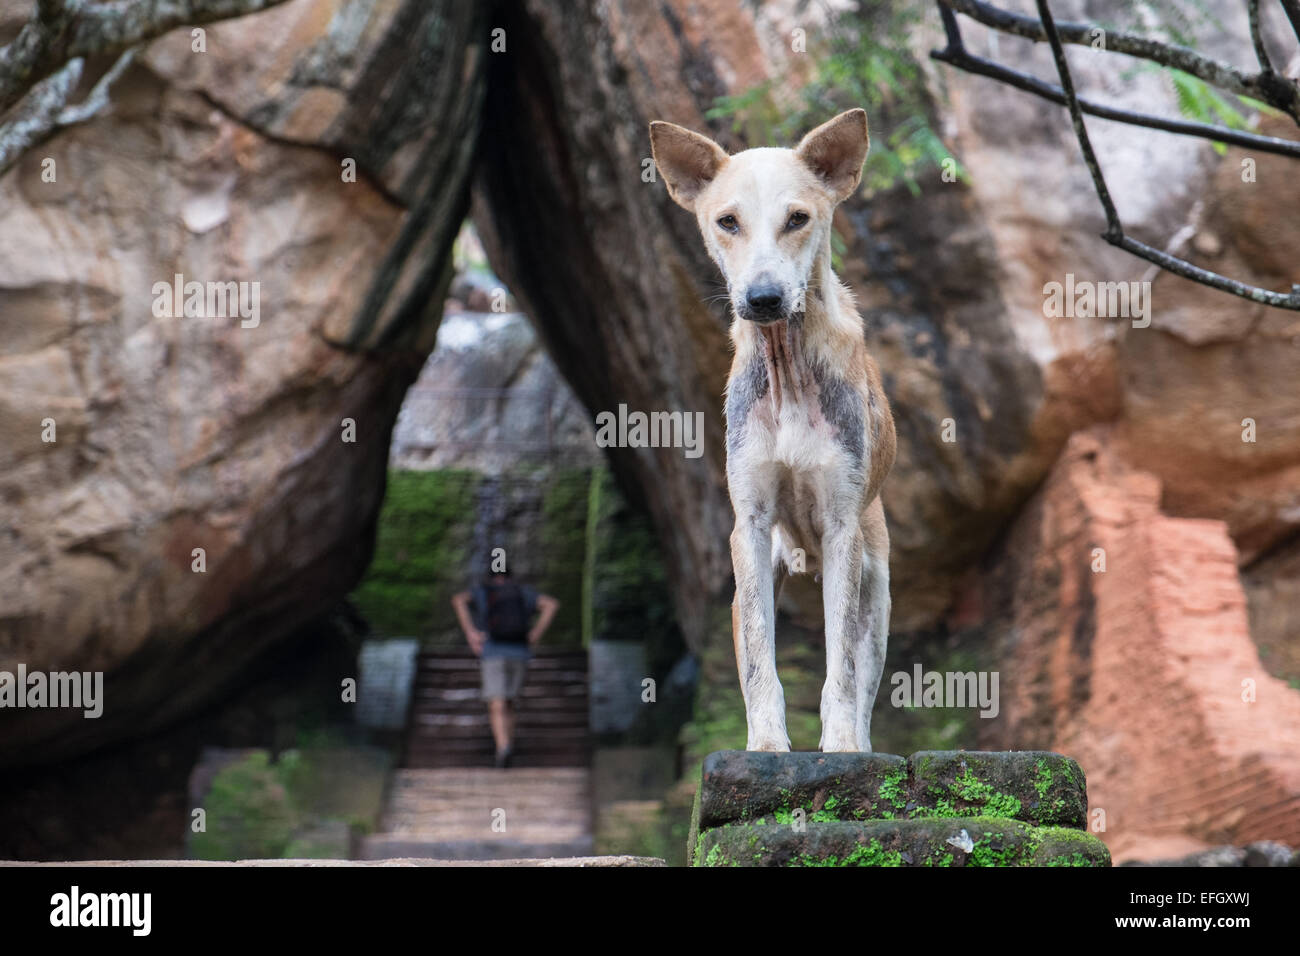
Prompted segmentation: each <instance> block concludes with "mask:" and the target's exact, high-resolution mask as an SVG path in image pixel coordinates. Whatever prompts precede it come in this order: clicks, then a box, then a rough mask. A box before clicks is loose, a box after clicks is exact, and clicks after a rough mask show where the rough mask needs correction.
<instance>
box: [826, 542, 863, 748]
mask: <svg viewBox="0 0 1300 956" xmlns="http://www.w3.org/2000/svg"><path fill="white" fill-rule="evenodd" d="M861 578H862V534H861V532H860V531H859V530H858V528H857V526H856V522H855V523H854V524H853V525H851V526H839V527H834V526H833V527H832V529H831V530H828V532H827V533H826V534H825V535H824V536H823V539H822V605H823V609H824V612H825V615H826V683H825V685H823V687H822V708H821V716H822V739H821V749H822V750H823V751H826V752H828V753H829V752H831V751H843V750H857V749H858V743H857V736H858V735H857V696H858V695H857V686H856V678H855V670H856V669H855V666H854V663H855V662H854V657H855V652H856V648H857V644H858V638H859V634H858V600H859V587H860V584H861Z"/></svg>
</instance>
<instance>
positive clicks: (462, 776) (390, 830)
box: [362, 767, 593, 860]
mask: <svg viewBox="0 0 1300 956" xmlns="http://www.w3.org/2000/svg"><path fill="white" fill-rule="evenodd" d="M590 788H591V776H590V772H589V771H588V770H587V769H586V768H585V767H568V768H556V769H535V768H530V769H519V770H516V769H510V770H479V769H475V768H456V769H448V770H398V771H396V772H395V773H394V774H393V777H392V780H391V782H390V786H389V792H388V797H387V800H386V803H385V808H384V814H383V819H382V824H381V831H380V832H379V833H377V834H375V835H373V836H371V837H368V838H367V839H366V841H365V843H364V846H363V848H362V853H363V859H385V858H389V857H395V856H396V857H410V856H414V857H431V858H435V859H454V860H461V859H509V858H517V857H549V856H562V857H563V856H570V857H571V856H586V855H589V854H591V853H592V852H593V841H592V830H591V802H590ZM494 823H495V824H496V826H497V828H498V829H494V828H493V825H494ZM502 825H504V830H503V831H500V828H501V827H502Z"/></svg>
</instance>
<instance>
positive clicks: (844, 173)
mask: <svg viewBox="0 0 1300 956" xmlns="http://www.w3.org/2000/svg"><path fill="white" fill-rule="evenodd" d="M870 146H871V139H870V137H869V136H868V135H867V111H866V110H861V109H857V110H849V111H848V112H847V113H841V114H840V115H839V116H837V117H835V118H834V119H831V120H827V121H826V122H825V123H822V125H821V126H818V127H817V128H816V129H815V130H813V131H812V132H811V133H809V134H808V135H807V136H805V137H804V138H803V141H802V142H800V143H799V146H798V148H796V149H795V154H796V155H797V156H798V157H799V158H800V159H801V160H803V162H804V163H805V164H806V165H807V166H808V168H809V169H811V170H812V171H813V172H814V173H816V174H817V176H818V178H819V179H821V181H822V182H823V183H825V184H826V188H827V189H829V190H830V191H831V192H832V193H833V194H834V196H835V201H836V202H843V201H844V200H845V199H848V198H849V197H850V196H852V195H853V191H854V190H855V189H857V188H858V183H860V182H862V164H863V163H864V162H866V159H867V150H868V148H870Z"/></svg>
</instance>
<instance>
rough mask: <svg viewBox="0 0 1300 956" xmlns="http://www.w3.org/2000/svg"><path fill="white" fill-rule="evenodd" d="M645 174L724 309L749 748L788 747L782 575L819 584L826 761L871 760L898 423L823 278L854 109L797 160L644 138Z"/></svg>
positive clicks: (852, 179) (835, 281)
mask: <svg viewBox="0 0 1300 956" xmlns="http://www.w3.org/2000/svg"><path fill="white" fill-rule="evenodd" d="M650 144H651V150H652V153H653V156H654V162H655V166H656V167H657V168H658V170H659V173H660V175H661V176H662V177H663V180H664V182H665V184H666V185H667V187H668V193H669V195H670V196H671V197H672V199H673V200H674V201H675V202H676V203H677V204H678V205H680V206H682V207H683V208H685V209H686V210H688V211H690V212H692V213H694V214H695V218H696V222H697V223H698V225H699V227H700V232H701V234H702V235H703V237H704V244H705V246H706V247H707V248H708V252H709V255H710V257H711V258H712V259H713V261H714V262H715V263H716V264H717V266H718V268H719V269H720V270H721V272H722V276H723V279H724V280H725V281H726V285H727V297H728V299H729V301H730V304H731V311H732V313H733V318H732V322H731V340H732V344H733V345H734V347H735V358H734V360H733V361H732V364H731V372H730V374H729V376H728V378H727V388H726V405H725V411H726V419H727V438H726V441H727V490H728V492H729V494H730V496H731V504H732V508H733V510H734V512H735V525H734V528H733V530H732V533H731V562H732V567H733V569H734V572H735V579H736V593H735V598H734V600H733V601H732V606H731V623H732V638H733V641H734V642H735V648H736V665H737V669H738V671H739V674H740V686H741V690H742V692H743V694H744V698H745V718H746V722H747V724H748V742H747V744H746V746H747V749H749V750H767V751H788V750H789V749H790V739H789V736H788V734H787V732H786V722H785V699H784V695H783V692H782V689H781V682H780V680H779V679H778V678H777V673H776V601H777V598H778V597H779V595H780V591H781V586H782V584H783V583H784V580H785V578H786V576H787V575H788V574H790V573H791V572H792V571H799V570H803V571H805V572H807V573H809V574H818V573H820V575H821V578H822V603H823V609H824V614H825V624H826V682H825V684H824V685H823V687H822V697H821V724H822V732H821V742H820V747H821V749H822V750H823V751H827V752H830V751H861V752H869V751H870V750H871V709H872V706H873V704H874V703H875V699H876V692H877V690H878V689H879V686H880V677H881V672H882V671H883V669H884V664H885V646H886V642H887V637H888V630H889V611H890V598H889V533H888V530H887V529H886V527H885V513H884V507H883V505H882V503H881V500H880V488H881V485H882V484H883V482H884V480H885V476H886V475H888V474H889V470H890V468H892V467H893V463H894V451H895V434H894V419H893V415H892V414H891V412H890V408H889V402H888V400H887V399H886V397H885V393H884V389H883V387H882V385H881V380H880V372H879V370H878V369H877V367H876V363H875V361H874V360H873V359H872V357H871V355H870V354H868V351H867V345H866V335H865V327H864V324H863V321H862V318H861V316H859V315H858V312H857V310H856V308H855V307H854V303H853V296H852V293H850V292H849V290H848V289H847V288H846V287H845V286H844V285H843V284H842V283H841V282H840V280H839V278H838V277H837V276H836V275H835V272H834V270H833V269H832V265H831V217H832V215H833V213H834V211H835V207H836V206H838V205H839V204H840V203H841V202H843V201H844V200H845V199H847V198H848V197H849V196H851V195H853V193H854V192H855V191H856V189H857V188H858V184H859V183H860V182H861V179H862V164H863V162H865V161H866V157H867V150H868V149H869V146H870V141H869V136H868V132H867V114H866V113H865V112H864V111H863V110H860V109H855V110H849V111H848V112H846V113H841V114H840V115H839V116H836V117H835V118H834V119H832V120H829V121H828V122H826V123H823V124H822V125H821V126H819V127H817V128H816V129H815V130H813V131H812V132H811V133H809V134H808V135H807V136H805V137H804V138H803V140H802V141H800V143H799V145H798V146H797V147H796V148H794V149H770V148H761V149H747V150H744V151H743V152H739V153H736V154H735V155H734V156H729V155H728V154H727V152H726V151H725V150H724V149H723V148H722V147H721V146H719V145H718V144H717V143H715V142H714V141H713V140H711V139H709V138H708V137H707V136H702V135H700V134H699V133H694V132H691V131H690V130H687V129H684V128H683V127H681V126H675V125H673V124H672V123H664V122H654V123H651V124H650Z"/></svg>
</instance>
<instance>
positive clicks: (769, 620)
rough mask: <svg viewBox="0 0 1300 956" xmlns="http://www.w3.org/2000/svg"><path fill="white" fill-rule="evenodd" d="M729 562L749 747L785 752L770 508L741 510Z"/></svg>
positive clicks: (733, 625) (744, 508)
mask: <svg viewBox="0 0 1300 956" xmlns="http://www.w3.org/2000/svg"><path fill="white" fill-rule="evenodd" d="M731 563H732V567H733V569H734V571H735V574H736V596H735V599H734V602H733V604H732V608H731V624H732V631H733V638H734V641H735V645H736V667H737V669H738V670H739V672H740V689H741V692H742V693H743V694H744V697H745V719H746V721H747V723H748V725H749V740H748V743H747V744H746V749H748V750H774V751H787V750H789V749H790V738H789V737H788V736H787V735H786V729H785V696H784V694H783V693H782V692H781V682H780V680H778V679H777V676H776V602H775V598H774V595H773V577H772V518H771V508H770V506H768V507H766V508H763V507H753V508H748V507H743V506H742V507H741V508H738V509H737V514H736V526H735V529H734V530H733V531H732V532H731Z"/></svg>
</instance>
